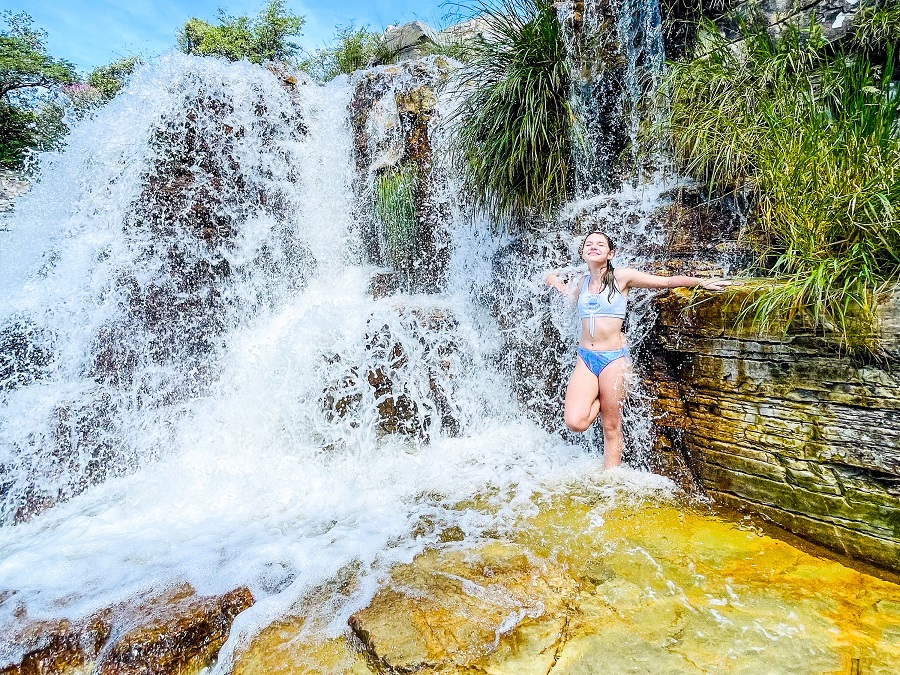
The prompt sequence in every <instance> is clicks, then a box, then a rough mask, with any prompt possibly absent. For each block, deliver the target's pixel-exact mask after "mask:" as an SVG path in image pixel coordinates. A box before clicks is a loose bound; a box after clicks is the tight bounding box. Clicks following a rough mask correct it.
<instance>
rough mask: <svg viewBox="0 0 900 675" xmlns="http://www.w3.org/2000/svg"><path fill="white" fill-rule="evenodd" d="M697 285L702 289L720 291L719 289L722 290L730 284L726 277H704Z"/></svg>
mask: <svg viewBox="0 0 900 675" xmlns="http://www.w3.org/2000/svg"><path fill="white" fill-rule="evenodd" d="M697 285H698V286H699V287H700V288H702V289H703V290H704V291H715V292H721V291H724V290H725V289H726V288H728V287H729V286H731V282H730V281H728V280H727V279H721V278H713V279H704V280H703V281H702V282H700V283H699V284H697Z"/></svg>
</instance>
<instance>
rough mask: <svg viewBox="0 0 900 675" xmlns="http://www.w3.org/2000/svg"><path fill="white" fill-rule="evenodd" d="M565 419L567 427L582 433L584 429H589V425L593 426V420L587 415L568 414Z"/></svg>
mask: <svg viewBox="0 0 900 675" xmlns="http://www.w3.org/2000/svg"><path fill="white" fill-rule="evenodd" d="M565 419H566V427H567V428H568V429H569V431H575V432H577V433H581V432H583V431H587V430H588V427H589V426H591V421H590V420H589V419H588V418H587V417H585V416H578V415H569V414H566V417H565Z"/></svg>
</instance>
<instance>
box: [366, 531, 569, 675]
mask: <svg viewBox="0 0 900 675" xmlns="http://www.w3.org/2000/svg"><path fill="white" fill-rule="evenodd" d="M576 591H577V584H576V583H575V582H574V581H573V580H572V579H571V578H570V577H569V576H568V575H567V574H566V573H565V572H564V571H563V570H562V569H561V568H559V567H557V566H556V565H554V564H553V563H551V562H549V561H546V560H540V559H537V558H535V557H533V556H531V555H529V554H527V553H526V552H524V551H523V550H522V549H520V548H518V547H516V546H512V545H505V544H499V543H495V544H490V545H488V546H484V547H482V548H481V549H479V550H477V551H470V552H468V553H464V552H460V551H445V552H441V553H438V552H435V551H429V552H427V553H425V554H423V555H421V556H419V557H418V558H416V560H415V561H414V562H413V563H412V564H410V565H403V566H400V567H397V568H395V569H394V570H393V572H392V574H391V579H390V582H389V583H388V585H387V587H386V588H384V589H383V590H381V591H380V592H379V593H378V595H376V596H375V598H374V599H373V600H372V603H371V604H370V605H369V607H367V608H366V609H363V610H361V611H359V612H357V613H356V614H354V615H353V616H351V617H350V627H351V629H352V630H353V633H354V635H356V637H358V638H359V639H360V641H361V642H362V644H363V645H364V648H365V651H366V655H367V657H368V659H369V661H370V663H372V664H373V665H375V667H376V668H377V669H379V670H381V671H384V672H391V673H399V672H415V671H419V670H422V669H429V670H439V669H441V668H447V667H460V668H464V667H468V666H472V667H475V666H476V665H482V666H483V665H484V663H485V661H486V660H490V659H491V658H492V657H493V658H497V659H500V658H502V659H504V660H505V659H508V658H517V659H519V660H521V662H522V664H523V665H524V664H529V666H528V668H527V670H518V671H516V672H530V671H534V672H547V670H548V669H549V668H550V667H551V666H552V664H553V661H554V658H555V652H554V649H553V646H554V644H555V643H556V642H557V641H558V640H559V636H560V635H561V634H562V632H563V631H564V628H565V624H566V607H567V602H569V600H570V599H571V598H572V597H573V596H574V594H575V593H576ZM525 634H528V635H529V636H530V637H531V638H532V639H533V640H534V641H533V642H531V643H529V644H528V645H527V646H525V647H523V646H522V644H521V641H522V637H523V636H524V635H525ZM514 647H518V649H514ZM516 652H518V653H516ZM506 672H511V671H509V670H507V671H506Z"/></svg>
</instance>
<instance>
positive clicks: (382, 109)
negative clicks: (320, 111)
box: [350, 57, 451, 293]
mask: <svg viewBox="0 0 900 675" xmlns="http://www.w3.org/2000/svg"><path fill="white" fill-rule="evenodd" d="M450 70H451V66H450V64H449V62H448V61H446V60H444V59H443V58H441V57H427V58H424V59H418V60H415V61H404V62H403V63H400V64H398V65H396V66H385V67H382V68H378V69H373V70H370V71H365V72H363V73H361V74H360V75H359V76H358V77H357V78H356V79H355V80H354V93H353V98H352V100H351V102H350V113H351V125H352V127H353V137H354V149H355V153H354V160H355V164H356V173H357V180H356V182H355V185H354V189H355V191H356V193H357V195H358V197H359V199H358V203H359V204H361V205H362V206H361V207H360V213H359V217H360V220H361V221H362V223H363V232H362V236H363V239H364V241H365V243H366V246H365V249H366V251H367V252H368V255H369V257H370V262H372V263H375V264H377V265H381V266H385V267H391V268H393V269H394V270H396V271H397V272H399V277H400V278H401V280H402V283H400V284H397V285H396V288H397V289H399V288H401V287H402V288H403V290H406V291H408V292H419V293H422V292H424V293H434V292H437V291H440V290H441V288H442V287H443V281H444V269H445V267H446V264H447V260H448V257H449V251H448V250H447V242H446V241H445V237H444V236H443V235H442V233H441V231H440V226H441V224H442V223H445V222H447V221H448V219H449V218H448V214H447V208H448V207H447V205H446V203H445V202H444V201H443V200H444V197H443V196H442V194H441V192H442V191H441V190H440V189H436V188H435V186H436V185H439V184H440V181H441V180H442V178H441V177H440V176H436V175H435V167H434V162H433V161H432V143H431V127H432V124H433V120H434V118H435V116H436V114H437V91H438V89H439V87H440V86H441V85H442V84H443V83H444V82H446V80H447V77H448V76H449V73H450Z"/></svg>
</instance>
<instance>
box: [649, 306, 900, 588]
mask: <svg viewBox="0 0 900 675" xmlns="http://www.w3.org/2000/svg"><path fill="white" fill-rule="evenodd" d="M745 298H746V292H741V291H738V292H737V293H733V294H723V295H716V296H712V295H709V294H704V295H703V296H700V295H698V296H692V294H691V292H690V291H688V290H686V289H680V290H677V291H671V292H668V293H667V294H665V295H662V296H660V297H659V298H657V300H656V302H657V306H658V308H659V320H658V322H657V326H656V328H655V335H654V336H652V337H651V340H649V341H648V343H649V344H652V345H653V347H651V348H650V351H652V355H651V358H650V359H649V364H648V366H647V372H646V373H645V374H644V375H645V377H646V379H647V381H648V384H649V386H650V388H651V390H652V391H653V392H654V393H655V403H654V406H655V411H654V413H655V415H654V416H655V427H656V445H657V449H658V450H659V451H660V453H659V456H660V457H661V460H662V462H663V464H666V465H668V466H670V467H671V466H673V465H677V464H678V463H679V461H680V460H682V459H683V460H684V461H685V462H686V464H687V466H688V467H689V468H690V470H691V471H692V473H693V475H694V477H695V478H696V480H697V481H698V482H699V484H700V486H702V488H703V489H704V490H705V491H706V492H707V493H708V494H709V495H710V496H712V497H713V498H714V499H715V500H716V501H717V502H720V503H724V504H727V505H729V506H734V507H739V508H744V509H749V510H751V511H753V512H756V513H758V514H761V515H763V516H765V517H766V518H768V519H771V520H772V521H773V522H775V523H776V524H778V525H780V526H782V527H784V528H786V529H788V530H790V531H792V532H794V533H796V534H798V535H800V536H802V537H804V538H807V539H809V540H812V541H815V542H819V543H821V544H824V545H826V546H828V547H830V548H832V549H834V550H836V551H839V552H841V553H845V554H848V555H850V556H853V557H855V558H858V559H861V560H865V561H868V562H872V563H875V564H877V565H880V566H882V567H886V568H889V569H893V570H898V569H900V375H898V374H897V373H896V372H895V370H894V369H895V364H896V361H895V359H894V355H895V350H894V346H895V344H896V330H895V329H896V324H897V321H898V318H900V303H898V300H897V296H894V297H892V298H890V299H889V300H888V301H887V302H886V304H885V306H884V311H883V314H882V329H883V337H884V340H885V343H886V348H887V355H886V356H885V357H884V359H883V360H882V361H881V362H863V361H859V360H854V359H852V358H850V357H848V356H847V355H842V354H841V353H840V352H839V350H838V349H837V343H836V341H835V340H834V339H832V338H829V336H827V335H825V336H823V335H821V334H816V333H815V332H814V331H813V330H811V329H809V328H807V327H804V326H791V328H790V330H789V331H788V333H787V335H786V336H784V337H782V336H780V335H772V334H769V335H765V334H756V333H752V332H749V331H748V330H747V329H742V328H741V327H740V326H739V325H738V324H737V322H736V321H735V319H736V316H737V314H738V312H739V311H740V308H741V305H742V302H743V300H744V299H745Z"/></svg>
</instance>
